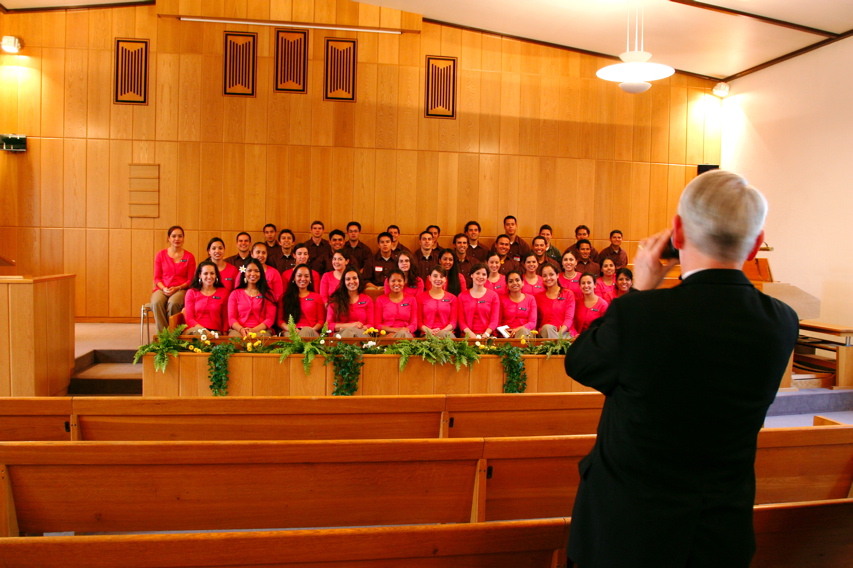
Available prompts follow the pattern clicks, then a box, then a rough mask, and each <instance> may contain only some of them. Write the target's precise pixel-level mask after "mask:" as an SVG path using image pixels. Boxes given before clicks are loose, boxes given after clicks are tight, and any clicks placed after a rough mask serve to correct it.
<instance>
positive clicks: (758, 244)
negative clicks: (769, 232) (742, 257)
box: [746, 231, 764, 261]
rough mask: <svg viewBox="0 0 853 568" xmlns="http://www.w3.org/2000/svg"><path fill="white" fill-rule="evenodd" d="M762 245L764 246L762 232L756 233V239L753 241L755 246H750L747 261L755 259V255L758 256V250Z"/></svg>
mask: <svg viewBox="0 0 853 568" xmlns="http://www.w3.org/2000/svg"><path fill="white" fill-rule="evenodd" d="M762 244H764V231H761V232H760V233H758V237H756V239H755V244H753V245H752V250H751V251H750V253H749V256H748V257H746V260H747V261H750V260H752V259H754V258H755V255H757V254H758V249H760V248H761V245H762Z"/></svg>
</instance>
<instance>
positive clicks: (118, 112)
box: [109, 52, 152, 140]
mask: <svg viewBox="0 0 853 568" xmlns="http://www.w3.org/2000/svg"><path fill="white" fill-rule="evenodd" d="M149 53H150V52H149ZM148 63H149V66H148V69H149V73H150V70H151V58H150V56H149V59H148ZM149 84H150V74H149ZM114 88H115V87H113V86H111V89H114ZM110 96H111V97H112V91H111V92H110ZM149 97H150V95H149ZM150 104H152V103H151V99H150V98H149V105H150ZM137 106H141V105H116V104H112V100H111V101H110V117H109V121H110V132H109V138H113V139H125V140H126V139H129V138H133V109H134V107H137Z"/></svg>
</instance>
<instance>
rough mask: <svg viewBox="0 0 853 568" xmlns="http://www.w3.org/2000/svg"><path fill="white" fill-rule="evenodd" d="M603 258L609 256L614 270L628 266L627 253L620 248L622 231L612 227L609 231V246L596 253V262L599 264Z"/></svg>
mask: <svg viewBox="0 0 853 568" xmlns="http://www.w3.org/2000/svg"><path fill="white" fill-rule="evenodd" d="M605 258H609V259H611V260H612V261H613V264H615V265H616V270H619V269H620V268H625V267H626V266H628V253H627V252H625V249H623V248H622V231H620V230H619V229H614V230H612V231H610V246H609V247H607V248H605V249H602V251H601V252H600V253H598V258H596V262H597V263H598V264H601V263H602V262H604V259H605Z"/></svg>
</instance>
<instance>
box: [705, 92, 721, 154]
mask: <svg viewBox="0 0 853 568" xmlns="http://www.w3.org/2000/svg"><path fill="white" fill-rule="evenodd" d="M722 126H723V100H722V99H719V98H717V97H716V96H713V95H712V94H711V93H710V89H706V90H705V140H704V143H703V148H704V150H705V152H704V154H703V156H702V163H703V164H719V163H720V151H721V148H720V144H721V142H722V136H721V132H720V130H721V128H722Z"/></svg>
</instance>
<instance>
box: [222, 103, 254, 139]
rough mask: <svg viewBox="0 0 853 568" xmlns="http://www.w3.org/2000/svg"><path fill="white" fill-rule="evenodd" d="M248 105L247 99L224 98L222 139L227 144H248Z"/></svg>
mask: <svg viewBox="0 0 853 568" xmlns="http://www.w3.org/2000/svg"><path fill="white" fill-rule="evenodd" d="M247 103H248V100H247V98H243V97H222V104H223V120H222V139H223V140H224V141H225V143H226V144H243V143H244V142H246V104H247Z"/></svg>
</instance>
